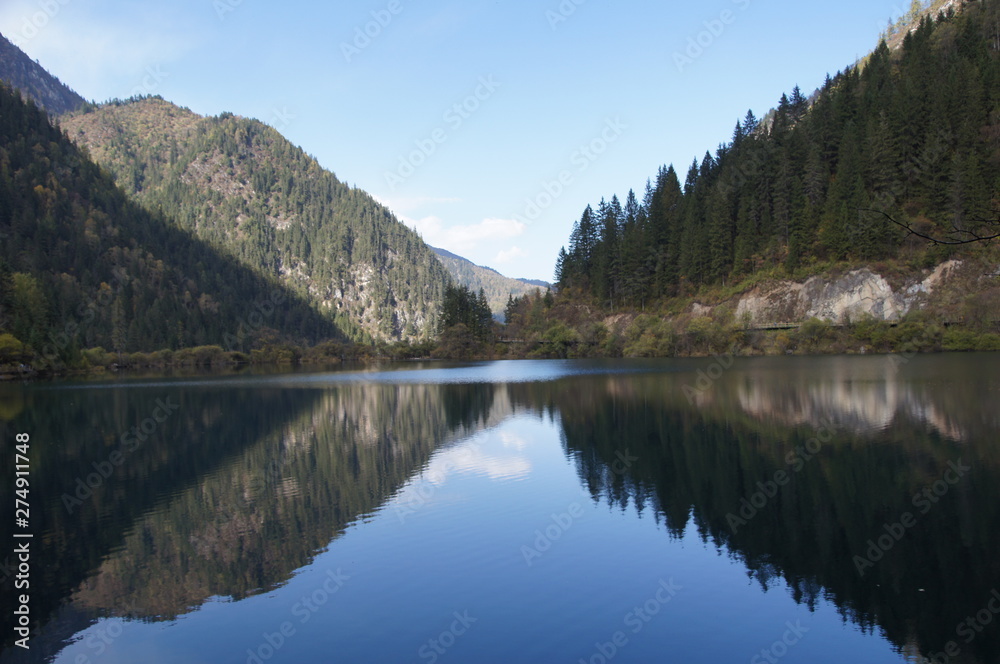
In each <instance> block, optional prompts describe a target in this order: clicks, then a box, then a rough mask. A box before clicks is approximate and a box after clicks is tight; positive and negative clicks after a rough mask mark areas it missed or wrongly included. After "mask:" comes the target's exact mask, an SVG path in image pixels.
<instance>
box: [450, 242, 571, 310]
mask: <svg viewBox="0 0 1000 664" xmlns="http://www.w3.org/2000/svg"><path fill="white" fill-rule="evenodd" d="M431 251H433V252H434V253H435V254H437V257H438V260H440V261H441V263H442V264H443V265H444V266H445V268H447V270H448V274H450V275H451V278H452V279H454V280H455V283H457V284H459V285H460V286H466V287H468V288H469V290H471V291H472V292H473V293H478V292H479V289H480V288H482V289H483V293H485V295H486V302H487V303H488V304H489V305H490V309H491V310H492V311H493V317H494V318H496V319H497V320H501V321H502V320H503V313H504V308H505V307H506V306H507V300H508V298H510V297H511V296H512V295H513V296H514V297H515V298H516V297H520V296H522V295H525V294H527V293H530V292H532V291H535V290H538V289H541V290H545V289H547V288H549V287H550V286H551V284H549V283H547V282H544V281H540V280H537V279H536V280H531V281H529V280H527V279H511V278H510V277H505V276H503V275H502V274H500V273H499V272H497V271H496V270H494V269H493V268H491V267H485V266H483V265H476V264H475V263H473V262H472V261H470V260H469V259H467V258H462V257H461V256H458V255H456V254H453V253H451V252H450V251H446V250H445V249H438V248H436V247H431Z"/></svg>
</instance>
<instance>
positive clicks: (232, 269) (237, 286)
mask: <svg viewBox="0 0 1000 664" xmlns="http://www.w3.org/2000/svg"><path fill="white" fill-rule="evenodd" d="M341 337H342V335H341V334H340V332H339V331H338V330H337V329H336V327H335V326H334V324H333V323H332V322H331V321H330V320H329V319H328V318H327V317H325V316H323V315H321V314H320V313H319V312H318V311H316V310H315V309H314V308H312V307H311V306H310V305H309V304H308V303H306V302H305V301H304V300H303V299H301V298H299V297H298V296H296V295H295V294H294V293H291V292H289V291H287V290H286V289H285V288H284V287H283V286H281V285H280V284H279V283H278V282H277V281H276V280H274V279H268V278H266V277H265V276H263V275H261V274H260V273H259V272H256V271H254V270H251V269H249V268H248V267H246V266H244V265H241V264H240V263H239V262H238V261H236V260H235V259H234V258H232V257H229V256H226V255H223V254H220V253H219V252H218V251H216V250H215V249H213V248H211V247H209V246H208V245H206V244H205V243H203V242H201V241H199V240H197V239H195V238H194V237H192V235H191V234H190V233H188V232H187V231H185V230H182V229H179V228H177V227H176V226H175V225H173V224H172V223H170V221H169V220H168V219H167V218H166V217H165V216H164V215H163V214H161V213H154V212H149V211H147V210H146V209H144V208H142V207H140V206H139V205H137V204H136V203H134V202H132V201H131V200H130V199H129V197H128V196H127V195H126V194H125V193H124V192H123V191H122V190H121V189H119V188H118V186H117V185H116V184H115V182H114V181H113V180H112V178H111V177H110V176H109V175H108V174H107V173H106V172H105V171H103V170H102V169H101V168H100V167H99V166H97V165H96V164H95V163H94V162H92V161H91V160H90V159H89V158H88V157H87V155H86V154H84V153H83V152H82V151H81V150H80V149H79V148H78V147H77V146H76V145H74V144H73V143H72V142H71V141H70V140H69V139H68V138H67V137H66V135H65V134H63V133H62V131H60V129H59V128H57V127H56V126H54V125H53V124H52V123H51V122H50V120H49V118H48V116H47V115H46V114H45V113H44V112H43V111H42V110H40V109H39V108H38V107H37V106H35V104H34V103H33V102H30V101H29V102H25V101H24V100H22V98H21V96H20V94H19V93H17V92H14V91H13V90H11V89H10V88H8V87H6V86H5V85H3V84H0V362H9V361H12V360H14V361H17V360H18V359H19V358H23V359H24V361H32V362H33V363H34V364H35V366H36V368H40V367H42V366H46V365H47V366H48V367H52V366H56V365H62V364H70V365H73V364H76V363H79V362H80V350H81V349H83V348H93V347H103V348H105V349H107V350H109V351H115V352H118V353H122V352H130V351H137V350H147V351H148V350H157V349H178V348H185V347H193V346H200V345H204V344H218V345H220V346H225V347H226V348H227V349H228V350H233V351H238V350H247V348H246V346H248V345H249V344H250V343H251V342H253V341H255V340H259V339H263V338H266V339H270V340H272V341H290V342H297V343H316V342H318V341H321V340H323V339H328V338H341Z"/></svg>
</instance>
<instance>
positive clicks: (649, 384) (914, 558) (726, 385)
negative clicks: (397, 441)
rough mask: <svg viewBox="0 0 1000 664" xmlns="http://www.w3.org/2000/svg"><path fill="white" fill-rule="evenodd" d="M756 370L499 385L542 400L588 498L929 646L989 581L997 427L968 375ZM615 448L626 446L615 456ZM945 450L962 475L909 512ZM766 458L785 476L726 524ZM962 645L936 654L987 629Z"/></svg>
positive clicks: (806, 597) (980, 657)
mask: <svg viewBox="0 0 1000 664" xmlns="http://www.w3.org/2000/svg"><path fill="white" fill-rule="evenodd" d="M818 368H822V364H820V365H819V367H818ZM966 375H967V376H968V374H966ZM771 378H773V379H774V380H768V377H767V376H766V375H762V374H756V375H755V374H754V373H753V372H750V371H746V372H743V371H741V370H740V369H739V368H738V367H737V368H734V369H733V370H732V373H731V375H727V376H726V377H725V378H724V379H721V380H720V381H719V382H718V384H716V385H715V387H714V388H713V389H714V390H717V391H713V392H712V393H711V394H710V395H709V394H708V393H706V394H705V395H703V396H704V397H706V399H705V401H704V402H703V403H702V404H701V405H700V406H699V407H693V406H691V405H689V404H688V402H687V399H686V398H685V396H684V393H683V391H682V387H683V386H684V385H685V384H687V382H689V381H690V380H691V375H690V374H687V375H683V374H682V375H678V376H655V377H627V378H626V377H619V378H600V379H590V380H582V381H578V382H577V383H575V384H574V385H573V387H572V389H561V388H559V387H557V386H554V385H550V386H537V385H536V386H530V385H529V386H514V387H513V388H512V389H513V390H515V393H516V394H518V397H519V399H523V400H525V401H526V402H534V403H554V405H555V407H556V409H557V410H558V411H559V413H560V418H561V421H562V424H563V428H564V431H565V437H566V447H567V452H568V453H569V454H570V455H571V457H572V458H573V459H574V460H575V461H576V463H577V465H578V467H579V472H580V475H581V478H582V479H583V481H584V482H585V483H586V484H587V485H589V486H590V488H591V491H592V492H593V494H594V495H595V497H601V498H602V499H604V500H608V501H610V502H612V503H613V504H620V505H621V506H622V507H625V506H627V505H629V504H632V505H634V506H635V507H636V509H637V510H639V511H643V510H650V509H652V510H654V512H655V513H656V514H657V515H659V517H660V518H661V519H662V520H663V521H664V522H665V525H666V527H667V528H668V530H669V531H670V532H671V533H672V534H673V536H676V537H680V536H682V534H683V533H684V532H685V530H686V528H687V526H688V524H689V522H690V520H692V519H693V520H694V523H695V525H696V526H697V529H698V532H699V533H700V534H701V536H702V537H703V538H705V539H706V540H711V541H712V542H713V543H715V544H716V545H718V546H724V547H726V548H727V549H728V550H729V551H730V553H731V555H733V556H736V557H737V558H738V559H740V560H741V561H742V562H743V563H744V564H745V565H746V566H747V568H748V570H749V572H750V573H751V575H752V576H753V577H754V578H755V579H757V581H758V582H759V583H760V584H761V586H762V587H763V588H765V589H766V588H769V587H771V586H773V585H775V581H777V580H779V579H780V580H782V581H783V582H784V583H787V585H788V587H789V588H790V590H791V592H792V594H793V596H794V597H795V599H796V600H797V601H800V602H805V603H808V604H810V605H811V604H813V603H815V602H816V601H817V600H818V599H819V598H821V597H824V598H828V599H830V600H832V601H834V602H835V603H836V604H837V606H838V607H840V609H841V611H843V613H844V615H845V617H848V618H850V619H851V620H853V621H854V622H856V623H858V624H859V625H861V626H862V627H863V628H866V629H873V628H876V627H878V628H881V629H882V630H883V631H884V632H885V634H886V636H887V638H889V639H890V640H891V641H892V642H893V643H895V644H896V645H897V646H898V647H899V648H900V649H901V651H903V650H905V651H908V652H911V653H913V652H916V651H917V650H919V651H920V652H923V653H925V654H927V653H935V652H940V651H941V650H942V649H943V647H944V645H945V644H946V643H947V642H948V641H949V640H953V639H955V638H956V631H955V629H956V628H955V626H956V625H957V624H958V623H959V622H960V621H962V620H964V619H965V618H966V617H967V616H969V615H974V614H975V613H976V612H977V611H980V610H981V609H983V608H984V606H985V603H986V602H987V601H988V600H989V597H990V590H991V588H994V587H1000V560H998V559H997V557H996V551H997V550H998V548H1000V528H998V526H1000V495H998V494H1000V477H997V475H998V474H1000V470H998V469H1000V464H998V463H997V452H996V451H995V442H996V440H997V435H996V434H997V430H998V428H1000V427H997V426H996V425H995V423H992V421H993V418H994V417H995V416H994V415H993V413H991V412H988V409H989V408H990V405H989V403H988V400H986V399H984V398H983V396H982V392H981V391H980V390H981V389H982V385H977V384H975V381H970V380H969V379H968V377H967V378H966V381H965V382H966V387H964V388H959V387H958V386H953V385H949V384H948V383H947V382H945V383H942V384H938V385H937V387H938V389H937V390H936V391H935V389H934V388H932V387H931V386H929V385H923V386H921V385H905V384H902V383H901V382H897V381H893V382H892V383H885V384H883V385H881V386H880V385H878V384H877V383H860V384H858V385H853V386H852V385H849V384H846V383H843V384H838V378H837V376H836V375H835V374H829V373H818V374H817V373H813V374H812V377H811V378H810V379H808V380H807V379H805V378H803V379H802V380H797V379H796V378H795V377H794V376H791V377H789V376H787V375H786V376H784V377H779V376H777V375H772V376H771ZM878 395H884V396H878ZM855 399H858V400H867V403H861V404H859V403H856V402H855V401H854V400H855ZM942 413H948V415H949V417H947V418H944V416H943V415H941V414H942ZM938 416H940V417H941V418H943V419H935V418H936V417H938ZM822 418H827V419H829V420H832V421H833V422H835V423H836V424H835V430H836V433H835V435H834V438H833V439H832V440H831V441H830V442H829V443H827V444H825V445H823V447H822V449H821V450H820V452H819V454H818V455H816V456H815V457H814V458H812V459H809V460H808V462H805V463H803V464H802V466H801V471H800V472H792V471H793V470H794V466H790V465H789V464H788V463H787V459H786V455H787V454H789V453H793V454H794V453H795V449H796V448H801V447H804V446H805V444H806V442H807V441H808V440H809V439H810V438H811V437H813V436H815V435H816V426H817V425H818V422H819V421H820V420H821V419H822ZM890 422H891V423H892V424H893V426H892V428H891V429H887V428H886V426H887V425H888V423H890ZM943 422H944V423H947V425H945V424H942V423H943ZM954 422H961V423H962V425H961V428H959V426H957V425H954V424H953V423H954ZM928 425H930V427H928ZM945 436H946V437H947V438H951V439H952V440H951V441H949V440H946V439H945ZM955 440H961V441H962V444H961V445H960V446H959V445H956V444H955V442H953V441H955ZM624 449H628V453H629V456H630V457H637V458H638V460H636V461H634V462H632V463H630V464H629V465H628V466H627V467H624V466H623V464H622V461H621V457H620V456H619V454H618V453H619V452H621V451H622V450H624ZM959 458H962V459H963V461H964V463H965V464H966V465H969V466H971V468H972V470H971V471H970V472H969V473H968V476H967V477H966V478H964V479H963V480H962V481H961V483H960V484H959V485H957V486H955V487H953V488H952V489H951V491H950V492H949V493H948V494H947V495H946V496H945V497H944V498H942V499H940V502H939V503H937V504H936V505H933V508H932V509H929V511H927V513H926V514H923V513H921V510H919V509H917V508H915V507H914V505H913V503H912V497H913V495H914V494H916V493H918V492H919V491H921V490H922V489H923V488H925V487H927V486H928V485H930V484H932V483H933V482H935V481H936V480H938V479H940V478H941V477H942V476H943V474H944V472H945V470H946V469H947V468H948V464H949V462H951V461H955V460H958V459H959ZM780 470H785V471H787V472H789V473H790V475H791V482H790V483H789V484H788V485H787V486H785V487H783V488H781V489H780V491H779V492H778V493H777V495H776V496H774V497H773V498H769V499H768V501H767V504H766V505H765V507H764V508H763V509H760V510H759V511H758V513H757V514H755V515H752V516H751V517H750V518H748V520H747V523H746V525H737V527H736V531H735V532H734V531H733V529H732V528H731V527H730V522H729V521H727V515H729V514H732V513H736V514H738V513H739V510H740V508H741V506H742V504H743V503H742V501H743V500H744V499H746V498H748V497H750V496H751V495H752V494H753V493H754V492H755V491H757V490H758V484H757V483H758V482H767V481H768V480H770V479H772V478H773V477H774V476H775V473H776V472H778V471H780ZM908 511H909V512H912V513H914V514H916V515H917V516H918V523H917V525H916V527H914V528H912V529H911V530H909V531H908V532H907V533H906V535H905V537H904V538H903V539H902V540H901V541H899V542H898V543H896V544H895V546H894V547H893V548H891V550H890V551H889V552H888V553H886V554H885V556H884V558H882V560H880V561H879V562H878V564H876V565H875V566H874V567H872V568H871V569H867V570H866V574H865V575H864V576H861V575H859V573H858V570H857V568H856V566H855V563H854V556H855V555H856V554H859V553H860V554H861V555H864V552H865V551H866V549H867V548H868V542H869V540H871V539H877V538H878V537H879V536H880V535H882V534H884V533H885V531H884V529H883V527H884V524H886V523H891V522H896V521H898V520H899V519H900V517H901V515H902V514H904V513H905V512H908ZM917 635H919V639H918V637H917ZM962 647H963V656H962V657H959V658H953V659H952V660H951V661H953V662H977V663H985V662H992V661H994V659H993V657H994V655H995V653H997V652H1000V637H998V634H997V632H996V631H992V632H990V633H984V634H982V635H979V636H978V638H977V639H976V640H975V641H974V642H973V643H972V644H971V645H966V644H964V643H963V644H962Z"/></svg>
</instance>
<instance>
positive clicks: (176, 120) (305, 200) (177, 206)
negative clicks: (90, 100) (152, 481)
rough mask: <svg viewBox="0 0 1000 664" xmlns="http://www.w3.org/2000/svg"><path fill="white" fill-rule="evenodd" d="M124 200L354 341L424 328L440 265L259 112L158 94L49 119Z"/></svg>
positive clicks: (428, 328) (429, 329) (429, 325)
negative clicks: (181, 103) (208, 108)
mask: <svg viewBox="0 0 1000 664" xmlns="http://www.w3.org/2000/svg"><path fill="white" fill-rule="evenodd" d="M60 121H61V123H62V126H63V128H64V129H65V130H66V132H67V133H68V135H69V136H70V138H71V139H72V140H74V141H75V142H77V143H78V144H79V145H81V146H83V147H85V148H86V149H87V150H88V152H89V153H90V154H91V155H92V156H93V157H94V159H95V160H96V161H97V162H98V163H100V164H101V165H102V166H104V167H105V168H107V169H108V170H109V171H110V172H111V173H112V174H113V175H114V177H115V179H116V180H117V181H118V183H119V184H120V185H121V186H122V188H124V189H125V191H126V192H128V193H129V194H130V195H131V196H133V197H134V199H135V200H136V201H138V202H139V203H140V204H142V205H143V206H145V207H146V208H147V209H150V210H157V211H162V212H163V214H165V215H166V216H167V217H169V218H170V219H171V220H172V221H173V222H174V223H176V224H177V226H178V227H179V228H181V229H183V230H185V231H187V232H190V233H191V234H192V235H194V236H195V237H197V238H199V239H201V240H203V241H204V242H206V243H208V244H209V245H210V246H212V247H213V248H214V249H215V250H216V251H218V252H220V253H222V254H224V255H226V256H229V257H231V258H233V259H235V260H237V261H239V262H240V263H241V264H243V265H246V266H249V267H250V268H251V269H253V270H254V271H255V272H256V273H258V274H259V275H261V276H263V277H266V278H273V279H277V280H279V281H280V283H282V284H283V285H285V286H286V287H288V288H289V289H291V290H293V291H294V292H295V293H297V294H298V295H299V296H300V297H301V298H303V299H304V300H307V301H309V302H310V303H311V304H313V305H314V306H315V307H318V308H319V309H320V310H321V311H323V312H326V314H327V315H328V316H329V317H330V318H331V319H332V320H333V321H335V322H336V323H337V325H338V326H339V327H340V328H341V329H343V330H345V331H346V332H347V333H348V335H349V336H350V337H351V338H352V339H354V340H358V341H361V340H365V339H369V338H375V339H381V340H399V339H416V338H421V337H425V336H427V335H429V334H432V333H433V331H434V329H435V325H436V317H437V314H438V308H439V306H440V302H441V299H442V295H443V291H444V288H445V285H446V284H447V283H448V275H447V272H446V271H445V269H444V267H443V266H442V265H441V263H440V262H439V261H438V260H437V259H436V258H435V256H434V254H433V252H431V251H430V249H428V247H427V245H425V244H424V243H423V241H422V240H421V239H420V237H419V236H418V235H417V234H416V233H415V232H413V231H412V230H411V229H409V228H407V227H406V226H405V225H404V224H402V223H401V222H399V221H398V220H397V219H396V217H395V216H394V215H393V214H392V213H391V212H390V211H389V210H387V209H386V208H384V207H383V206H382V205H380V204H379V203H377V202H376V201H375V200H374V199H373V198H372V197H371V196H369V195H368V194H367V193H365V192H363V191H361V190H359V189H356V188H351V187H348V186H347V185H346V184H344V183H342V182H340V181H339V180H338V179H337V177H336V176H335V175H334V174H333V173H331V172H329V171H326V170H324V169H323V168H322V167H320V165H319V164H318V163H317V162H316V160H315V159H313V158H312V157H310V156H308V155H306V154H305V153H304V152H303V151H302V150H301V149H300V148H298V147H295V146H294V145H292V144H291V143H290V142H288V141H287V140H286V139H285V138H284V137H283V136H282V135H281V134H280V133H278V132H277V131H276V130H274V129H273V128H271V127H269V126H267V125H265V124H264V123H262V122H259V121H257V120H252V119H246V118H242V117H238V116H235V115H233V114H231V113H224V114H222V115H221V116H218V117H202V116H200V115H196V114H195V113H192V112H191V111H190V110H188V109H186V108H180V107H177V106H175V105H173V104H171V103H169V102H167V101H164V100H163V99H161V98H159V97H147V98H133V99H130V100H128V101H124V102H121V101H115V102H111V103H108V104H105V105H103V106H100V107H97V108H93V107H88V108H86V109H85V110H84V111H82V112H79V113H76V114H73V115H70V116H64V117H63V118H61V120H60Z"/></svg>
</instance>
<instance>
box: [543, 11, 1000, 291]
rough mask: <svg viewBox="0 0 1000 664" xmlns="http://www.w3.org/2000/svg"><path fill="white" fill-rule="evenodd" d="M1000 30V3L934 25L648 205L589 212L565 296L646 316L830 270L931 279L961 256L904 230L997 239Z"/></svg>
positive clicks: (782, 112)
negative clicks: (863, 268)
mask: <svg viewBox="0 0 1000 664" xmlns="http://www.w3.org/2000/svg"><path fill="white" fill-rule="evenodd" d="M917 4H919V3H917ZM998 23H1000V1H998V0H986V1H984V2H975V3H973V2H969V3H964V4H963V5H962V6H961V9H960V10H958V11H956V10H955V8H954V7H952V8H951V9H949V10H948V11H947V12H943V13H941V14H938V15H937V17H936V18H932V17H931V15H930V14H924V15H923V18H921V19H920V20H919V23H917V24H916V25H915V27H914V28H913V29H912V30H907V31H905V36H904V37H903V40H902V43H901V45H900V47H899V49H898V50H895V51H893V50H891V49H890V48H889V46H888V45H887V44H886V43H885V42H884V41H883V42H881V43H880V44H879V46H878V48H877V49H876V50H875V51H874V52H873V53H872V54H871V56H870V57H869V58H868V59H867V61H866V62H865V63H864V66H851V67H848V68H847V69H845V70H844V71H842V72H839V73H837V74H836V75H835V76H828V77H827V80H826V82H825V84H824V85H823V87H822V88H821V90H820V91H819V93H818V95H817V96H816V97H815V99H814V101H813V103H812V104H810V103H809V100H808V99H806V97H805V96H804V95H803V94H802V93H801V91H800V90H799V88H798V87H796V88H795V89H794V90H793V91H792V93H791V94H790V95H782V98H781V100H780V102H779V104H778V108H777V111H776V113H775V118H774V121H773V122H772V123H770V125H769V126H766V127H763V128H762V127H761V125H760V123H759V122H758V121H757V119H756V118H755V117H754V115H753V113H752V112H751V113H748V114H747V116H746V118H745V119H743V120H742V121H739V122H737V124H736V128H735V130H734V132H733V137H732V140H731V141H730V142H729V143H725V144H723V145H722V146H721V147H720V148H719V149H718V150H717V151H716V152H715V153H714V154H712V153H708V152H707V153H706V154H705V155H704V157H703V158H701V159H700V160H698V159H695V160H694V162H693V163H692V164H691V166H690V167H689V168H688V169H687V171H686V172H685V171H683V170H682V171H678V170H675V169H674V167H673V166H672V165H671V166H664V167H662V168H661V169H660V171H659V173H658V174H657V175H656V177H655V179H654V180H653V181H652V182H651V183H650V186H649V187H648V190H647V192H646V196H645V197H644V199H643V200H642V201H641V202H640V201H638V200H637V199H636V197H635V196H634V194H632V192H629V195H628V196H627V197H626V198H625V200H624V202H621V201H620V200H619V199H618V198H617V196H614V197H612V198H611V200H610V201H606V200H604V199H602V200H601V203H600V204H599V205H598V206H597V208H596V209H594V208H592V207H589V206H588V207H587V209H586V210H585V211H584V212H583V214H582V216H581V217H580V220H579V221H578V222H577V224H576V226H575V227H574V229H573V232H572V235H571V237H570V241H569V246H568V249H566V250H563V251H562V252H561V254H560V257H559V263H558V268H557V274H558V281H559V285H560V287H561V288H563V289H564V290H566V289H572V290H576V291H579V292H583V293H587V294H589V295H591V296H592V297H594V298H595V299H596V301H598V302H602V303H604V304H605V305H610V306H611V307H615V306H621V305H626V306H632V307H640V306H642V305H643V304H646V303H650V302H655V301H657V300H662V299H663V298H669V297H674V296H690V295H693V294H694V293H695V292H697V289H698V288H700V287H703V286H720V285H722V286H724V285H726V284H729V285H730V287H732V285H733V284H739V283H740V282H741V281H748V282H750V281H752V280H754V279H759V278H761V277H763V276H770V277H777V278H787V277H789V276H791V277H794V276H795V275H796V274H801V276H811V275H810V273H809V271H810V270H812V271H813V272H812V273H815V271H816V270H818V269H821V267H822V266H824V265H827V266H832V265H835V264H839V265H847V266H851V265H854V266H856V265H859V264H867V263H871V262H878V261H897V265H899V266H900V267H902V268H907V269H913V268H917V269H919V268H926V267H932V266H934V265H937V264H940V263H941V262H943V261H944V260H946V259H948V258H950V257H951V256H952V255H954V254H955V253H956V252H959V249H957V248H956V247H953V246H951V247H949V246H942V245H936V244H932V243H928V242H926V241H924V240H923V239H921V238H918V237H914V236H913V235H911V234H907V232H906V231H905V230H904V229H903V228H901V226H902V227H904V228H908V229H912V230H915V231H917V232H920V233H922V234H924V235H929V236H932V237H939V238H945V239H946V240H948V241H961V240H962V239H963V238H965V239H969V238H972V237H974V236H975V235H978V236H988V235H989V234H990V229H991V228H993V229H995V227H996V224H997V220H998V219H1000V211H998V210H997V208H996V202H995V201H994V200H993V195H992V193H993V192H994V190H995V187H996V183H997V182H1000V115H998V111H1000V106H998V105H997V102H996V95H995V90H996V86H997V83H996V82H997V81H998V80H1000V53H998V51H997V48H996V25H997V24H998ZM682 183H683V184H682ZM893 222H897V223H893Z"/></svg>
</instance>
